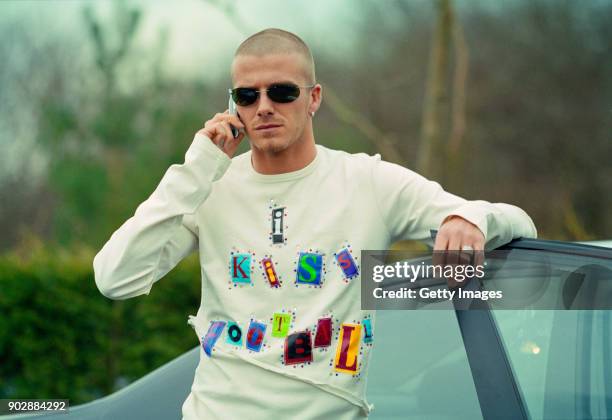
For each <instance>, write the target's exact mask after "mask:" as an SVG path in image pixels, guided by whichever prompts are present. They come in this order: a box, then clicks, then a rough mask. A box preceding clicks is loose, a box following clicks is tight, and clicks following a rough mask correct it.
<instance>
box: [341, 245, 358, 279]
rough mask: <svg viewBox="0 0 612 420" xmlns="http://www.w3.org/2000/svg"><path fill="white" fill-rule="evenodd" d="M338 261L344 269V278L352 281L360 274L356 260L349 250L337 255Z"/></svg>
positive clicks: (346, 249)
mask: <svg viewBox="0 0 612 420" xmlns="http://www.w3.org/2000/svg"><path fill="white" fill-rule="evenodd" d="M336 261H338V264H339V265H340V268H342V271H343V272H344V276H345V277H346V278H347V279H352V278H353V277H356V276H357V275H358V274H359V270H358V268H357V264H356V263H355V260H354V259H353V256H352V255H351V252H350V251H349V250H348V248H344V249H343V250H342V251H340V252H339V253H337V254H336Z"/></svg>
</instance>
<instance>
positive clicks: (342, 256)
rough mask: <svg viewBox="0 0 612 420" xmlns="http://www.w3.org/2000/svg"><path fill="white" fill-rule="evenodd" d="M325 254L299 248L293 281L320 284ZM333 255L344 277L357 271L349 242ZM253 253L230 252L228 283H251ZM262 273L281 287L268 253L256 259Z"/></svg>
mask: <svg viewBox="0 0 612 420" xmlns="http://www.w3.org/2000/svg"><path fill="white" fill-rule="evenodd" d="M324 257H325V254H322V253H319V252H312V250H308V252H299V253H298V255H297V259H296V268H295V270H293V271H294V272H295V285H296V286H297V285H300V284H304V285H311V286H315V287H321V285H322V284H323V277H324V273H325V268H324V264H323V259H324ZM334 258H335V260H336V262H337V264H338V266H339V267H340V269H341V270H342V274H343V275H344V278H345V281H348V280H351V279H353V278H355V277H357V276H358V275H359V268H358V267H357V263H356V262H355V259H354V258H353V256H352V254H351V249H350V246H347V247H345V248H342V249H341V250H340V251H339V252H337V253H335V254H334ZM254 261H255V254H254V253H243V252H234V251H232V252H231V253H230V261H229V271H230V278H231V283H232V284H233V285H234V287H235V286H237V285H239V284H251V285H252V284H253V271H254V267H253V266H254V265H255V264H254ZM259 265H260V267H261V270H262V274H263V276H264V278H265V279H266V282H267V283H268V285H269V286H271V287H273V288H276V287H281V285H282V281H281V280H280V277H279V275H278V274H277V272H276V268H275V264H274V260H273V258H272V256H269V255H266V256H264V257H263V258H262V259H260V260H259Z"/></svg>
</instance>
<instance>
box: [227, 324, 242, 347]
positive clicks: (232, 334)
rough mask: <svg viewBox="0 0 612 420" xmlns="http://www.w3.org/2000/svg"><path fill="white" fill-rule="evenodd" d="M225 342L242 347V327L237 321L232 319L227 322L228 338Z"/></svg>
mask: <svg viewBox="0 0 612 420" xmlns="http://www.w3.org/2000/svg"><path fill="white" fill-rule="evenodd" d="M225 342H226V343H229V344H231V345H234V346H238V347H242V329H241V328H240V327H239V326H238V324H236V323H235V322H232V321H230V322H228V323H227V338H226V339H225Z"/></svg>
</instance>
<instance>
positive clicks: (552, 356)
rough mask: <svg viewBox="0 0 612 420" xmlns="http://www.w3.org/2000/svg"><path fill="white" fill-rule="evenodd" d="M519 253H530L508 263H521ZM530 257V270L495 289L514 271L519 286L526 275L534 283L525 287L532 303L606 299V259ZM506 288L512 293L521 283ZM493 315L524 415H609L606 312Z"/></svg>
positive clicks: (611, 356) (611, 341)
mask: <svg viewBox="0 0 612 420" xmlns="http://www.w3.org/2000/svg"><path fill="white" fill-rule="evenodd" d="M521 252H523V253H526V252H529V251H519V252H518V255H515V256H514V258H513V259H514V262H517V261H518V262H521V261H524V259H523V258H522V255H521ZM533 255H534V253H533V252H531V261H530V263H529V264H531V267H530V269H529V270H526V271H525V270H524V271H523V272H522V274H521V275H517V274H516V273H517V272H516V271H512V273H514V274H511V275H508V276H501V277H500V278H501V280H500V278H498V279H497V280H496V281H497V283H496V286H498V287H500V286H501V287H503V284H504V283H508V282H511V281H513V276H515V277H516V278H515V279H514V280H516V284H521V282H524V283H522V284H525V285H526V284H527V283H526V282H525V279H526V278H528V279H529V282H528V283H529V284H530V285H532V284H533V283H534V282H535V283H537V287H533V286H529V287H531V290H530V293H533V296H534V298H533V299H531V301H530V306H532V307H538V305H540V304H542V302H545V301H546V302H547V305H549V304H550V303H551V302H556V304H558V305H563V306H564V307H566V308H572V307H578V308H585V307H587V306H588V305H589V304H593V305H595V306H596V307H597V305H599V306H600V307H601V305H602V303H603V302H605V301H608V302H611V300H610V299H611V298H612V296H611V295H610V291H611V290H612V275H611V274H612V267H611V265H612V264H611V260H610V259H606V258H590V257H587V256H580V255H564V254H556V253H543V252H541V253H539V254H538V255H539V257H538V259H536V260H534V259H533ZM538 265H540V267H538ZM508 273H511V271H508ZM534 273H538V274H537V275H534ZM543 274H545V276H544V275H543ZM525 287H526V288H527V286H525ZM513 290H514V291H515V292H516V293H517V296H519V292H520V290H521V288H520V287H518V288H514V289H513ZM492 312H493V315H494V319H495V323H496V325H497V328H498V330H499V333H500V336H501V338H502V341H503V345H504V347H505V350H506V353H507V355H508V359H509V360H510V363H511V366H512V369H513V373H514V375H515V378H516V381H517V383H518V386H519V388H520V392H521V394H522V398H523V400H524V402H525V405H526V407H527V410H528V412H529V416H530V418H532V419H548V418H554V419H591V418H611V417H612V400H611V398H610V396H611V395H612V353H611V351H610V349H611V348H612V338H611V336H612V334H611V331H612V324H611V321H610V319H611V313H612V311H610V310H609V309H599V310H588V309H582V310H536V309H531V308H530V307H526V308H524V309H515V310H501V309H494V310H493V311H492Z"/></svg>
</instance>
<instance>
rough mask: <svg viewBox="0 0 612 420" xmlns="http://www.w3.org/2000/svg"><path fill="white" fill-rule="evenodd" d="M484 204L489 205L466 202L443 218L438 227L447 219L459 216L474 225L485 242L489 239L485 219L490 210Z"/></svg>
mask: <svg viewBox="0 0 612 420" xmlns="http://www.w3.org/2000/svg"><path fill="white" fill-rule="evenodd" d="M484 204H489V203H484V202H479V201H468V202H466V203H465V204H463V205H461V206H460V207H459V208H457V209H456V210H454V211H453V212H451V213H449V214H448V215H447V216H446V217H445V218H444V220H442V223H440V227H441V226H442V225H443V224H444V222H446V220H447V219H448V218H449V217H451V216H459V217H461V218H463V219H465V220H467V221H468V222H470V223H472V224H474V225H476V227H477V228H478V229H479V230H480V231H481V232H482V234H483V235H484V237H485V241H487V240H488V239H489V238H488V237H487V234H488V227H489V226H488V223H487V217H488V215H489V214H491V209H490V208H489V207H488V206H487V205H484ZM438 229H439V228H438Z"/></svg>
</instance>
